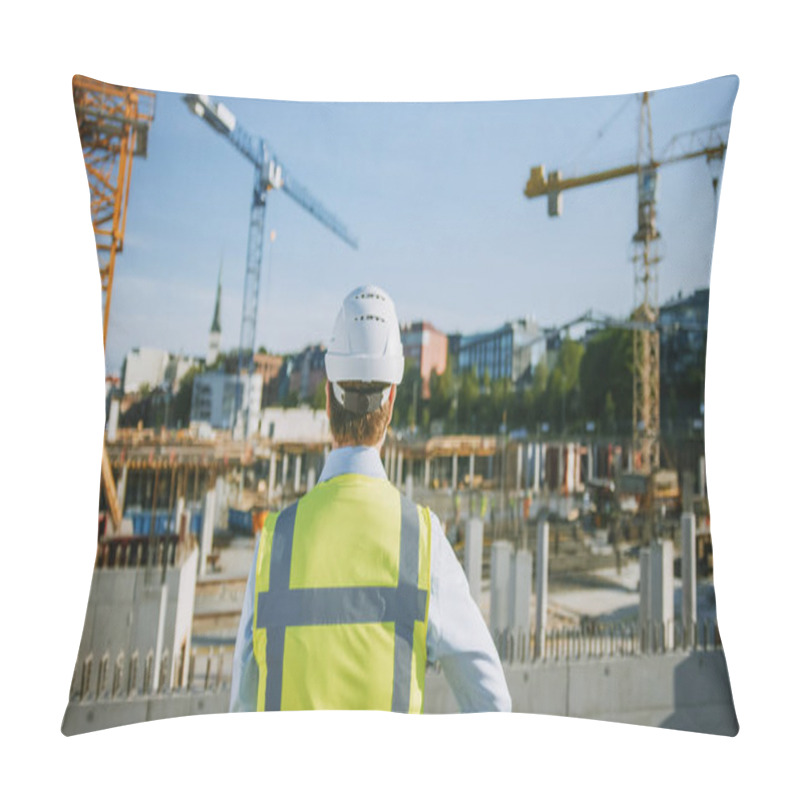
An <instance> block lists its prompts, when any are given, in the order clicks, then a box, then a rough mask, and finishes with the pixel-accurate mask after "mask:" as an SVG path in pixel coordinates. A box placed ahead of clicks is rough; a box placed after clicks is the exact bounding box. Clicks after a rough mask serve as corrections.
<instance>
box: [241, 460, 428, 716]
mask: <svg viewBox="0 0 800 800" xmlns="http://www.w3.org/2000/svg"><path fill="white" fill-rule="evenodd" d="M430 565H431V519H430V512H429V511H428V509H427V508H421V507H419V506H417V505H415V504H414V503H413V502H411V501H410V500H409V499H408V498H407V497H405V496H404V495H401V494H400V492H399V491H398V490H397V489H396V488H395V487H394V486H393V485H392V484H391V483H389V482H388V481H386V480H383V479H378V478H370V477H367V476H364V475H355V474H349V475H339V476H337V477H335V478H332V479H331V480H328V481H324V482H323V483H320V484H318V485H317V486H315V487H314V488H313V489H312V490H311V491H310V492H309V493H308V494H306V495H305V496H304V497H302V498H301V499H300V500H299V501H298V502H297V503H294V504H293V505H291V506H289V507H287V508H285V509H284V510H283V511H282V512H281V513H280V514H270V515H269V517H268V518H267V521H266V524H265V527H264V530H263V532H262V535H261V540H260V542H259V546H258V560H257V564H256V592H255V609H254V612H255V613H254V615H253V651H254V655H255V659H256V662H257V664H258V706H257V707H258V710H259V711H265V710H266V711H277V710H303V709H318V708H328V709H377V710H380V709H383V710H386V711H390V710H391V711H404V712H415V713H420V712H421V711H422V705H423V697H424V692H425V663H426V660H427V646H426V637H427V629H428V602H429V598H430V573H431V567H430Z"/></svg>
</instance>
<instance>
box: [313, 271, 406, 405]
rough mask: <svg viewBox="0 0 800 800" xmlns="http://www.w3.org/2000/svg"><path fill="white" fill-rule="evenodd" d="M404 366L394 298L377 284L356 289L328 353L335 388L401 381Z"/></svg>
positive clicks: (327, 366)
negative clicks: (353, 383)
mask: <svg viewBox="0 0 800 800" xmlns="http://www.w3.org/2000/svg"><path fill="white" fill-rule="evenodd" d="M404 365H405V361H404V360H403V344H402V342H401V341H400V325H399V323H398V322H397V313H396V312H395V309H394V303H393V302H392V298H391V297H389V295H388V294H387V293H386V292H385V291H383V289H379V288H378V287H377V286H359V287H358V288H357V289H354V290H353V291H352V292H350V294H348V295H347V297H345V299H344V302H343V303H342V307H341V309H340V310H339V315H338V316H337V317H336V323H335V324H334V326H333V335H332V336H331V340H330V345H329V347H328V352H327V353H326V354H325V372H326V374H327V376H328V380H329V381H330V382H331V383H332V384H334V390H336V389H337V388H339V387H337V386H336V385H335V384H336V383H338V382H340V381H359V382H362V383H373V382H374V383H394V384H397V383H400V381H401V380H402V379H403V367H404ZM336 394H337V396H338V394H339V392H336Z"/></svg>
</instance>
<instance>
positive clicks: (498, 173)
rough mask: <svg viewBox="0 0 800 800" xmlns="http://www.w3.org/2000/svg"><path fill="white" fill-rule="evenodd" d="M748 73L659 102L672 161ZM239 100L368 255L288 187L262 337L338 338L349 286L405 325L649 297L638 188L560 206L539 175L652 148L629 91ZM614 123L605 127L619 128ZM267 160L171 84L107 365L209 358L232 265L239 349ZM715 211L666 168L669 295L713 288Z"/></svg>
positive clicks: (656, 122)
mask: <svg viewBox="0 0 800 800" xmlns="http://www.w3.org/2000/svg"><path fill="white" fill-rule="evenodd" d="M735 91H736V81H735V79H732V78H729V79H718V80H715V81H707V82H704V83H700V84H695V85H693V86H688V87H682V88H679V89H669V90H664V91H657V92H655V93H654V94H653V95H652V99H651V109H652V118H653V133H654V149H655V152H656V155H657V156H658V154H659V153H661V152H662V151H663V150H664V148H665V147H666V145H667V143H668V142H669V140H670V139H671V138H672V137H673V136H674V135H676V134H679V133H681V132H684V131H689V130H693V129H697V128H699V127H703V126H707V125H710V124H712V123H715V122H718V121H722V120H727V119H729V117H730V107H731V103H732V100H733V96H734V94H735ZM217 99H219V100H222V101H223V102H224V103H225V104H226V105H227V106H228V108H230V110H231V111H233V113H234V114H236V116H237V120H238V122H239V123H240V124H242V125H243V126H244V127H245V128H247V129H248V130H249V131H250V133H252V134H255V135H261V136H263V137H264V138H265V139H266V140H267V142H268V143H269V144H270V146H271V147H272V148H273V150H274V152H275V153H276V154H277V156H278V157H279V159H280V160H281V161H282V162H283V163H284V165H285V166H286V168H287V170H288V171H290V172H291V174H292V175H293V176H294V177H295V178H296V179H297V180H299V181H300V182H301V183H303V184H304V185H305V186H306V187H307V188H308V189H309V190H310V191H311V192H312V193H313V194H314V195H315V196H316V197H317V198H318V199H319V200H321V201H322V202H323V203H325V205H326V206H327V207H328V208H329V209H330V210H331V211H333V212H334V213H335V214H336V215H337V216H338V217H339V218H340V219H341V220H342V221H343V222H344V223H345V225H346V226H347V227H348V228H349V229H350V231H351V232H353V233H354V234H355V235H356V237H357V238H358V240H359V248H358V250H353V249H351V248H350V247H348V246H347V245H346V244H344V243H343V242H342V241H341V240H339V239H338V238H337V237H336V236H334V235H333V234H332V233H331V232H330V231H329V230H328V229H327V228H325V227H324V226H322V225H321V224H320V223H319V222H318V221H317V220H315V219H314V218H313V217H311V216H310V215H309V214H308V213H307V212H306V211H305V210H304V209H302V208H301V207H299V206H298V205H297V204H295V203H294V201H292V200H291V198H289V197H288V196H285V195H281V193H280V192H274V193H271V194H270V198H269V202H268V207H267V230H268V231H269V230H274V231H275V232H276V240H275V243H274V245H272V248H271V252H270V248H269V247H268V248H267V250H266V251H265V253H264V261H263V266H262V277H261V291H260V294H259V313H258V325H257V333H256V343H257V346H260V345H263V346H265V347H267V348H268V349H269V350H271V351H275V352H291V351H294V350H299V349H301V348H302V347H304V346H305V345H306V344H310V343H314V342H319V341H325V340H326V338H327V336H328V335H329V333H330V328H331V325H332V323H333V320H334V317H335V315H336V311H337V309H338V305H339V303H340V302H341V299H342V297H343V296H344V295H345V294H346V293H347V292H348V291H349V290H350V289H352V288H353V287H354V286H356V285H358V284H360V283H365V282H372V283H377V284H379V285H381V286H383V287H384V288H385V289H387V290H388V291H389V292H390V293H391V295H392V296H393V297H394V300H395V303H396V306H397V309H398V315H399V317H400V319H401V321H412V320H418V319H427V320H429V321H431V322H432V323H433V324H434V325H436V326H437V327H439V328H440V329H442V330H444V331H446V332H452V331H461V332H463V333H470V332H475V331H478V330H483V329H487V328H492V327H495V326H497V325H500V324H502V323H503V322H504V321H506V320H508V319H512V318H515V317H521V316H527V315H531V316H534V317H535V318H536V319H537V320H539V322H540V323H542V324H545V325H547V324H555V323H562V322H565V321H567V320H569V319H571V318H573V317H575V316H578V315H579V314H581V313H582V312H584V311H585V310H587V309H589V308H592V309H595V310H598V311H601V312H603V313H609V314H614V315H623V314H626V313H628V312H629V311H630V309H631V308H632V305H633V267H632V265H631V262H630V255H631V244H630V239H631V236H632V234H633V232H634V229H635V221H636V181H635V178H633V177H630V178H625V179H620V180H615V181H611V182H607V183H604V184H600V185H596V186H593V187H586V188H583V189H578V190H573V191H570V192H567V193H565V194H564V197H563V206H564V213H563V215H562V217H560V218H550V217H548V216H547V211H546V206H547V204H546V199H545V198H538V199H535V200H529V199H527V198H525V197H524V195H523V188H524V186H525V183H526V181H527V178H528V174H529V171H530V168H531V167H532V166H533V165H536V164H540V163H542V164H544V165H545V168H546V169H547V170H550V169H556V168H559V169H561V170H562V172H563V173H564V175H565V176H568V175H578V174H583V173H587V172H592V171H594V170H597V169H603V168H608V167H613V166H619V165H621V164H628V163H633V162H634V161H635V159H636V150H637V131H638V117H639V105H638V102H637V101H636V100H635V99H634V100H627V99H626V97H625V96H611V97H598V98H588V99H570V100H539V101H508V102H492V103H452V104H447V103H403V104H389V103H383V104H381V103H292V102H282V101H252V100H242V99H235V98H217ZM601 132H602V135H601ZM252 174H253V171H252V167H251V165H250V164H249V162H247V161H246V160H245V159H244V158H243V157H242V156H241V155H240V154H239V153H238V152H237V151H236V150H235V149H234V148H233V147H232V146H231V145H230V143H228V142H227V141H225V139H224V138H223V137H222V136H220V135H219V134H217V133H215V132H214V131H213V130H212V129H211V128H210V127H209V126H208V125H206V124H205V123H204V122H203V121H202V120H200V119H199V118H197V117H195V116H194V115H192V114H191V113H190V112H189V110H188V108H187V107H186V105H185V104H184V103H183V101H182V96H181V95H179V94H170V93H158V95H157V99H156V116H155V121H154V123H153V126H152V129H151V135H150V141H149V151H148V156H147V158H146V159H138V160H137V161H136V162H135V164H134V169H133V178H132V186H131V193H130V204H129V209H128V222H127V231H126V239H125V248H124V252H123V253H122V254H121V255H120V257H119V259H118V261H117V269H116V275H115V283H114V289H113V298H112V308H111V318H110V323H109V333H108V344H107V354H106V366H107V370H108V371H109V372H118V371H119V369H120V367H121V364H122V360H123V358H124V355H125V353H126V352H127V351H128V350H129V349H130V348H132V347H136V346H149V347H159V348H164V349H168V350H170V351H172V352H183V353H185V354H190V355H204V353H205V350H206V345H207V340H208V329H209V327H210V324H211V317H212V312H213V305H214V293H215V289H216V280H217V273H218V269H219V266H220V260H222V263H223V274H222V283H223V306H222V346H223V349H226V350H227V349H232V348H235V347H236V346H238V342H239V330H240V323H241V304H242V290H243V284H244V265H245V253H246V245H247V233H248V222H249V208H250V192H251V185H252ZM714 210H715V202H714V195H713V191H712V187H711V179H710V173H709V169H708V167H707V165H706V163H705V161H704V160H703V159H695V160H693V161H689V162H685V163H682V164H675V165H671V166H669V167H666V168H664V169H663V170H662V173H661V177H660V185H659V205H658V225H659V229H660V230H661V233H662V237H663V246H662V255H663V261H662V263H661V265H660V272H659V298H660V299H661V300H662V301H663V300H666V299H667V298H669V297H672V296H674V295H675V294H676V293H677V292H678V291H679V290H681V291H683V292H684V293H686V292H691V291H693V290H694V289H696V288H699V287H705V286H708V285H709V275H710V264H711V251H712V245H713V227H714Z"/></svg>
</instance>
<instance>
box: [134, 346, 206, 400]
mask: <svg viewBox="0 0 800 800" xmlns="http://www.w3.org/2000/svg"><path fill="white" fill-rule="evenodd" d="M200 363H201V361H200V359H199V358H193V357H192V356H184V355H177V356H176V355H172V353H168V352H167V351H166V350H157V349H155V348H151V347H134V348H133V350H131V351H130V352H129V353H128V355H127V356H125V362H124V363H123V365H122V377H121V380H120V383H121V385H122V393H123V394H124V395H130V394H140V393H141V392H142V391H143V390H144V389H147V390H150V391H152V390H154V389H156V388H161V389H163V390H164V391H165V392H168V393H171V392H175V391H177V389H178V386H179V385H180V382H181V379H182V378H183V377H184V375H186V373H187V372H188V371H189V370H190V369H191V368H192V367H197V366H200Z"/></svg>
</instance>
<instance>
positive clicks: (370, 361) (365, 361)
mask: <svg viewBox="0 0 800 800" xmlns="http://www.w3.org/2000/svg"><path fill="white" fill-rule="evenodd" d="M404 366H405V362H404V359H403V357H402V356H395V357H389V358H387V357H386V356H368V355H350V354H347V355H339V354H337V353H331V352H330V351H328V352H327V353H326V354H325V372H326V374H327V376H328V380H329V381H336V382H341V381H362V382H364V383H372V382H374V383H394V384H398V383H400V381H402V380H403V368H404Z"/></svg>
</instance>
